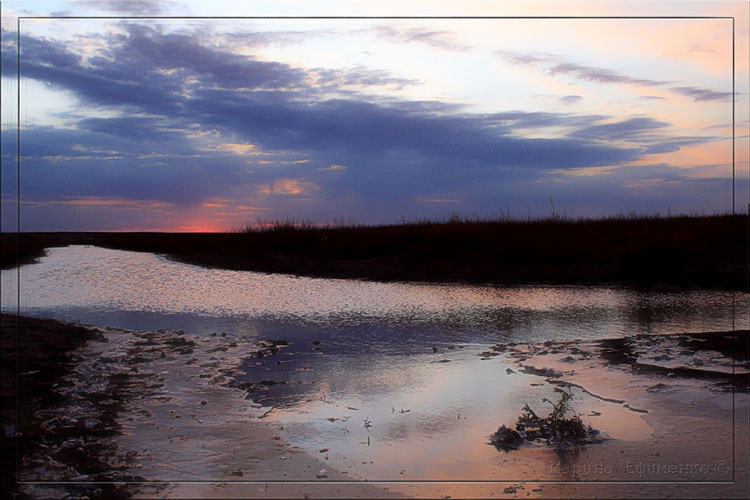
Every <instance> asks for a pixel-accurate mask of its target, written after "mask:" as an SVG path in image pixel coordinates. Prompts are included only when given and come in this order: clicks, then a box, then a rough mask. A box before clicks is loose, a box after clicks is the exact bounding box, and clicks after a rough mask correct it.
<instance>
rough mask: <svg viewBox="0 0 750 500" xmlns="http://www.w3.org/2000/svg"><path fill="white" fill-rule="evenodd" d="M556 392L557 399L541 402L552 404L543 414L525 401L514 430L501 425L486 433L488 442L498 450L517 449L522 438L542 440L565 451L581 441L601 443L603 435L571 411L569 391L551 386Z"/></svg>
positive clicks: (523, 439)
mask: <svg viewBox="0 0 750 500" xmlns="http://www.w3.org/2000/svg"><path fill="white" fill-rule="evenodd" d="M555 391H556V392H559V393H560V399H558V400H557V401H555V402H553V401H550V400H549V399H547V398H544V399H543V400H542V401H543V402H545V403H549V404H551V405H552V411H551V412H550V414H549V415H547V416H546V417H540V416H538V415H537V414H536V413H535V412H534V410H532V409H531V407H530V406H529V405H528V404H526V405H524V407H523V413H522V414H521V416H520V417H518V421H517V422H516V427H515V429H510V428H508V427H506V426H505V425H501V426H500V428H499V429H498V430H497V432H495V433H494V434H493V435H491V436H490V442H491V443H492V444H494V445H495V446H496V447H497V448H498V449H499V450H503V451H509V450H517V449H518V448H520V447H521V445H522V444H523V442H524V441H540V442H545V443H547V444H549V445H551V446H555V447H556V448H557V449H560V450H565V449H567V448H569V447H576V446H578V445H583V444H592V443H598V442H601V441H602V440H603V439H604V437H603V436H602V435H601V434H600V432H599V431H598V430H596V429H594V428H593V427H591V426H590V425H586V424H584V423H583V422H582V421H581V417H580V416H578V414H576V413H575V412H574V411H573V408H572V405H571V402H570V401H571V399H572V398H573V395H572V393H571V392H570V390H568V391H564V390H562V389H560V388H557V387H556V388H555Z"/></svg>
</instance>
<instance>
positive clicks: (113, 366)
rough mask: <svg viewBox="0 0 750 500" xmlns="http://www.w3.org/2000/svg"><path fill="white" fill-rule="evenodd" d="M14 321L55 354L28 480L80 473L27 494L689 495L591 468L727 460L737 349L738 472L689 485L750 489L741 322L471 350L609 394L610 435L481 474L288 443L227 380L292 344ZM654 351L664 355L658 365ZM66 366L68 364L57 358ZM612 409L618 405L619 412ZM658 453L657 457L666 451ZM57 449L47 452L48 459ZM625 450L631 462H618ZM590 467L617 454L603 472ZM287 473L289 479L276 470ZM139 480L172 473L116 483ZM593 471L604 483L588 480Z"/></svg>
mask: <svg viewBox="0 0 750 500" xmlns="http://www.w3.org/2000/svg"><path fill="white" fill-rule="evenodd" d="M12 318H14V317H13V316H10V315H3V316H2V319H3V340H4V346H5V348H8V343H7V342H6V341H7V340H8V335H7V333H8V331H7V330H8V325H9V321H10V319H12ZM21 321H22V324H23V323H26V326H25V327H24V328H26V329H27V330H29V331H30V330H32V329H33V330H35V332H36V333H35V334H34V339H35V342H30V343H29V344H28V345H25V346H24V349H27V350H26V351H25V352H24V354H26V355H30V354H38V355H40V356H41V358H40V359H42V360H43V361H45V360H46V361H45V362H46V364H45V363H41V364H38V366H37V368H38V370H39V371H37V372H35V373H26V372H24V371H22V372H21V373H22V375H23V374H25V375H24V376H26V377H34V376H36V378H37V380H42V379H43V381H44V383H46V384H47V388H48V389H47V390H49V391H51V393H56V394H57V396H58V397H57V398H55V399H48V400H45V401H40V402H37V404H38V405H39V408H36V409H33V408H29V409H28V410H27V411H28V414H29V415H34V419H35V421H36V424H35V425H37V426H38V427H39V429H40V430H41V431H42V432H43V434H46V435H43V436H41V437H40V439H42V438H43V439H45V440H46V441H45V444H46V445H47V449H46V451H45V452H44V453H40V451H39V450H40V448H39V447H36V448H27V449H26V450H25V452H26V453H25V454H24V457H25V458H24V461H23V463H24V470H23V471H22V479H25V480H31V479H34V478H36V479H37V480H39V479H42V480H44V479H46V480H51V479H55V478H57V479H60V478H64V479H67V480H71V481H73V482H74V483H75V482H76V481H80V482H81V483H80V484H72V485H71V486H68V487H61V486H59V485H58V486H53V485H49V486H31V485H25V486H24V490H23V491H22V493H24V494H26V495H30V496H38V495H41V496H45V495H50V494H55V492H57V493H58V494H60V493H62V492H67V493H70V492H71V491H72V492H75V493H76V494H84V495H89V496H94V497H108V498H130V497H132V498H152V497H154V496H160V497H169V498H195V497H200V498H211V497H214V498H220V497H226V496H227V495H229V496H243V497H274V498H300V497H302V496H304V495H308V496H310V497H325V498H331V497H336V498H355V497H365V498H386V497H398V496H408V497H422V498H434V497H441V496H444V495H451V496H453V497H490V496H494V495H497V496H498V497H505V498H512V497H524V498H525V497H532V498H534V497H545V498H557V497H566V496H568V497H569V496H571V495H572V496H579V497H580V496H582V495H586V496H588V495H590V494H592V495H595V496H615V497H628V496H631V495H632V492H635V491H638V492H640V493H641V495H637V496H644V497H648V496H651V497H657V498H660V497H663V496H664V495H673V496H680V492H683V493H684V491H685V490H684V489H682V488H684V487H685V486H684V483H681V482H682V481H684V480H689V479H690V475H689V474H688V475H687V476H685V475H684V474H683V475H679V474H678V476H679V480H678V481H677V482H675V483H673V484H671V485H668V486H664V487H663V488H662V489H659V490H648V489H644V488H645V486H639V487H637V488H632V487H631V486H628V485H627V484H625V485H617V484H615V485H614V486H612V485H610V486H611V488H610V487H607V486H606V485H601V484H597V483H596V480H597V479H602V477H603V476H602V475H603V474H605V473H606V478H608V479H615V480H621V479H622V478H625V479H627V478H628V477H632V476H629V475H628V474H630V472H629V470H628V469H627V468H628V467H630V465H628V464H630V463H631V462H632V463H635V464H641V465H643V464H645V465H643V467H646V466H648V465H649V464H659V463H662V462H663V460H672V461H675V460H676V461H678V462H680V461H682V462H685V463H688V462H690V460H693V461H695V460H696V459H695V457H694V456H693V455H694V453H695V449H696V448H698V449H703V448H704V447H705V446H709V448H710V447H711V445H709V444H708V443H714V445H713V447H714V448H716V449H715V450H714V451H712V452H711V453H709V454H708V455H711V459H712V460H715V461H716V463H718V461H719V460H720V458H716V457H721V456H722V455H721V453H722V450H723V448H721V447H720V446H719V447H717V443H721V442H723V440H725V439H726V438H727V436H728V434H727V432H728V430H727V429H726V428H724V427H722V425H721V422H723V421H725V420H726V418H727V415H729V413H727V412H730V407H728V406H727V404H728V403H727V402H728V401H729V400H728V399H727V398H728V397H730V396H731V394H730V392H729V390H728V386H727V385H726V383H725V382H726V381H727V380H730V378H731V377H730V375H731V373H730V372H727V371H726V367H727V366H728V365H727V362H728V360H734V361H733V363H732V364H733V366H734V369H735V374H736V375H737V374H739V372H738V368H741V369H742V370H744V372H743V373H744V375H740V377H744V381H743V382H742V383H741V384H739V385H736V384H735V385H733V386H732V387H734V389H733V390H734V391H735V392H737V393H738V394H737V395H738V396H739V399H738V400H737V401H738V406H737V408H736V410H737V411H738V412H739V413H738V414H737V415H738V417H737V418H738V424H739V425H738V427H739V431H738V434H737V435H736V440H737V443H738V444H737V449H738V450H739V453H740V455H738V456H737V459H738V464H739V466H740V469H738V476H737V481H738V482H736V483H731V484H728V483H726V484H712V483H707V484H706V486H705V487H704V486H701V485H697V486H691V488H694V489H691V492H692V491H695V492H696V494H697V495H699V496H701V497H704V498H716V497H721V498H743V496H744V495H745V494H746V493H747V491H748V485H745V484H743V483H742V481H741V480H742V478H743V477H744V476H743V474H746V472H747V467H748V464H747V454H746V453H745V454H744V455H743V454H742V453H744V452H743V451H742V449H743V446H744V444H743V443H746V442H747V440H748V436H747V433H746V432H744V431H743V430H742V425H743V423H746V422H747V421H748V401H750V399H748V398H747V387H748V386H749V384H748V383H747V379H748V378H750V374H748V373H749V372H750V370H748V369H747V368H748V367H747V358H746V351H745V350H744V349H745V347H746V344H747V342H748V339H750V332H748V331H735V332H711V333H702V334H674V335H658V334H657V335H637V336H632V337H625V338H624V340H623V339H611V340H596V341H593V340H592V341H558V342H552V341H548V342H543V343H536V344H534V343H531V344H523V343H518V344H498V345H496V346H492V347H491V348H490V349H489V350H488V351H486V352H485V353H482V354H481V358H480V357H478V358H477V363H494V362H498V363H501V364H500V366H499V367H498V370H502V371H504V370H505V367H506V366H509V367H510V366H513V367H514V370H515V371H516V373H514V374H510V375H507V376H510V377H527V378H528V380H529V381H530V383H532V385H539V384H548V385H550V386H551V387H558V386H561V387H574V388H576V387H577V388H580V390H581V391H583V392H584V393H586V394H588V396H586V397H587V398H589V399H590V400H593V401H594V405H596V404H597V403H596V401H599V404H600V405H602V407H601V408H599V410H600V411H599V413H603V414H601V415H599V416H586V418H587V421H589V422H594V423H599V424H600V425H603V426H604V427H605V428H604V430H605V431H608V432H609V433H611V434H613V440H611V441H608V442H605V443H603V444H597V445H590V446H586V447H583V448H581V449H580V450H578V451H576V452H575V453H573V454H563V455H560V458H559V459H558V462H554V460H553V461H552V462H550V460H551V459H550V458H549V457H555V456H557V455H554V454H552V455H550V453H549V452H548V451H544V450H539V449H535V448H530V449H521V450H517V451H514V452H511V453H509V454H507V455H503V456H504V457H505V458H507V460H509V465H508V467H511V469H509V470H515V471H517V472H518V471H527V472H526V474H527V475H534V474H536V475H534V477H536V478H537V479H541V480H542V481H541V482H540V481H534V480H532V479H530V480H528V481H511V480H508V481H504V482H500V483H484V484H483V483H481V482H479V483H476V484H474V483H466V484H461V483H455V482H448V483H432V482H426V483H424V482H423V483H410V482H409V481H386V482H377V483H373V482H367V481H366V479H365V480H364V481H363V480H361V479H360V478H357V477H351V476H352V475H351V474H349V475H347V474H345V473H343V472H341V469H339V470H336V468H335V467H331V465H332V464H329V463H326V462H325V461H323V460H322V459H321V458H320V457H315V456H313V455H312V454H311V453H310V452H309V451H305V450H302V449H300V448H295V447H293V446H291V445H290V444H289V443H288V442H286V441H285V440H284V437H283V435H284V434H283V429H281V428H278V424H274V423H273V422H270V421H267V420H265V418H264V416H265V415H266V414H267V413H268V411H269V408H267V407H261V406H260V405H257V404H255V403H253V402H252V399H251V398H252V393H247V392H243V388H242V387H238V385H237V384H235V383H233V380H234V379H233V375H234V374H235V373H236V370H237V367H238V366H239V363H240V361H241V360H242V359H244V358H246V357H248V356H252V355H253V354H254V353H258V352H266V353H267V355H268V354H269V353H273V352H276V351H278V350H279V349H283V344H279V345H275V344H274V343H273V342H270V341H265V342H264V341H258V340H256V339H242V338H231V337H224V336H222V335H220V334H217V335H215V336H214V335H211V336H196V335H188V334H184V333H182V332H181V331H179V330H159V331H152V332H148V331H137V330H123V329H114V328H107V327H90V326H78V325H69V324H65V323H60V322H57V321H54V320H44V319H28V318H21ZM11 333H13V332H11ZM61 333H62V334H63V335H66V334H67V337H63V338H65V339H67V340H68V342H67V343H66V344H64V345H63V346H62V348H61V349H55V347H54V346H55V345H56V344H57V345H59V341H60V340H61V338H60V337H59V335H60V334H61ZM40 341H42V342H41V343H40ZM53 341H55V342H53ZM625 344H628V345H625ZM51 350H55V351H56V352H57V354H58V356H57V357H55V358H49V359H47V358H46V357H45V356H46V354H45V353H47V352H50V351H51ZM688 351H689V352H688ZM256 355H257V354H256ZM743 356H745V357H744V358H743ZM4 357H5V356H4ZM28 357H29V358H31V356H28ZM654 358H660V359H658V360H656V361H654ZM61 360H62V361H61ZM61 363H63V364H61ZM653 363H660V364H661V365H662V367H663V368H665V369H669V370H671V371H669V372H666V373H664V372H663V371H661V370H643V369H641V368H640V366H641V365H647V364H649V365H650V364H653ZM682 365H686V366H689V367H694V368H697V369H702V370H705V371H706V373H712V375H710V376H709V377H707V378H705V379H697V378H695V374H696V373H695V372H694V371H680V370H677V368H679V367H680V366H682ZM61 366H66V367H67V368H66V369H60V367H61ZM29 372H34V370H29ZM670 374H671V375H670ZM42 375H43V377H42V379H39V377H40V376H42ZM722 377H724V378H723V379H722ZM4 380H6V381H7V378H5V379H4ZM248 398H250V399H248ZM698 402H701V403H700V404H698ZM617 408H622V409H621V410H617ZM613 409H615V410H617V411H615V412H614V413H612V410H613ZM518 410H519V411H520V410H521V409H520V408H518ZM623 411H624V412H625V414H626V415H632V417H629V418H634V419H639V420H640V419H642V420H643V422H644V424H639V425H641V427H642V428H643V429H646V428H650V429H651V431H650V432H651V433H652V435H650V436H645V437H646V439H645V440H641V439H640V437H638V436H635V437H633V436H630V437H628V436H627V435H621V434H618V432H615V431H618V429H617V425H618V424H617V422H618V420H617V419H618V418H620V417H617V415H623V413H622V412H623ZM593 414H594V413H593V412H592V415H593ZM7 416H8V415H7V414H6V415H5V417H6V419H7ZM613 418H614V420H613ZM34 419H32V420H34ZM6 422H7V420H6ZM501 423H503V422H498V425H499V424H501ZM505 424H512V422H505ZM613 425H614V426H615V427H612V426H613ZM644 425H647V427H643V426H644ZM675 425H678V426H679V428H680V432H681V433H682V434H683V435H684V436H685V438H684V439H681V440H678V441H676V442H675V441H674V440H673V439H672V440H671V441H670V439H671V438H670V436H672V435H673V433H674V432H675ZM641 427H636V429H639V428H641ZM705 429H711V430H710V431H706V430H705ZM619 432H622V431H621V430H620V431H619ZM631 434H632V432H631ZM688 436H689V437H688ZM9 437H11V438H12V436H4V439H5V440H7V439H8V438H9ZM29 437H30V438H33V436H32V435H29ZM633 439H635V440H634V441H633ZM701 443H704V444H701ZM50 450H52V451H50ZM50 453H52V455H50ZM659 453H661V454H662V456H663V457H664V458H657V457H659ZM548 455H549V457H548ZM708 455H706V456H708ZM713 455H716V457H714V456H713ZM52 456H54V460H53V462H50V459H51V458H52ZM82 457H86V460H82ZM625 459H627V460H629V461H630V462H627V463H626V462H624V461H623V460H625ZM571 460H572V461H571ZM548 462H549V463H548ZM553 462H554V463H553ZM664 463H666V462H664ZM670 463H671V462H670ZM680 463H681V462H680ZM550 464H552V465H550ZM555 464H559V467H557V465H555ZM592 464H609V465H607V468H605V469H602V470H600V468H597V467H594V466H593V465H592ZM553 465H554V467H553ZM666 465H669V463H666ZM81 466H85V467H84V469H85V470H81ZM544 467H547V469H544ZM639 467H640V468H638V469H637V470H636V469H634V471H635V472H633V473H634V474H636V475H638V474H640V477H638V478H636V479H637V481H636V483H637V482H638V481H640V480H643V479H644V477H645V478H646V479H661V480H669V479H672V478H673V477H674V474H672V475H670V474H671V473H670V472H669V469H665V470H661V469H658V467H657V468H656V469H653V467H652V468H651V469H644V468H643V467H641V466H639ZM321 469H325V476H326V477H325V478H318V477H317V475H318V473H319V472H320V471H321ZM639 471H640V472H639ZM709 472H711V473H713V475H711V474H708V475H706V474H703V476H701V477H700V478H699V479H704V476H705V478H708V479H709V480H714V479H717V478H718V479H721V478H722V477H723V476H722V477H718V476H717V478H714V476H715V475H716V473H717V472H718V473H719V474H721V472H722V471H717V470H713V471H709ZM644 474H645V476H644ZM652 476H653V477H652ZM709 476H710V477H709ZM92 479H94V480H102V479H107V480H110V481H115V484H112V485H87V484H85V483H86V482H87V481H91V480H92ZM279 479H281V480H292V481H294V482H293V483H278V482H274V481H278V480H279ZM143 480H146V481H153V480H159V481H163V482H161V483H144V484H140V485H135V484H129V485H126V484H123V483H117V482H118V481H123V482H124V481H136V482H137V481H143ZM591 480H594V481H595V482H594V483H591V482H589V481H591ZM185 481H187V482H185ZM268 481H272V482H268ZM328 481H331V482H328ZM560 481H563V482H560ZM570 481H573V482H570ZM578 481H580V483H578Z"/></svg>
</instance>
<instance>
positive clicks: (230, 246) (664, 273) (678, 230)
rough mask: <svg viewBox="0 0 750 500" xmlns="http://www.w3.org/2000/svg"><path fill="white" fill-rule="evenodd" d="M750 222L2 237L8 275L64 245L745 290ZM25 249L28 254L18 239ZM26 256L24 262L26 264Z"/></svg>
mask: <svg viewBox="0 0 750 500" xmlns="http://www.w3.org/2000/svg"><path fill="white" fill-rule="evenodd" d="M749 221H750V218H748V217H747V216H745V215H736V216H730V215H721V216H700V217H698V216H695V217H688V216H684V217H672V218H633V219H627V218H625V219H616V218H615V219H596V220H584V221H574V220H573V221H571V220H558V219H549V220H539V221H526V222H518V221H476V222H472V221H464V222H455V223H451V222H443V223H437V222H424V223H405V224H397V225H390V226H353V227H328V228H326V227H323V228H296V227H282V228H278V229H274V230H267V231H256V232H241V233H146V232H142V233H111V232H110V233H107V232H101V233H93V232H88V233H86V232H56V233H20V234H18V233H15V234H14V233H4V234H2V239H1V240H0V243H2V245H0V248H1V249H2V253H3V266H4V268H11V267H13V266H14V265H15V263H16V256H18V258H19V263H20V264H26V263H30V262H33V261H34V259H36V258H38V257H40V256H42V255H44V249H45V248H50V247H55V246H67V245H96V246H101V247H106V248H112V249H118V250H129V251H138V252H151V253H155V254H160V255H166V256H168V258H170V259H173V260H176V261H179V262H184V263H188V264H193V265H199V266H202V267H208V268H211V267H213V268H220V269H231V270H244V271H256V272H263V273H281V274H291V275H297V276H310V277H322V278H342V279H363V280H372V281H384V282H389V281H398V282H419V283H424V282H434V283H471V284H488V285H496V286H497V285H500V286H505V285H507V286H512V285H519V284H526V285H574V286H575V285H580V286H607V285H614V286H628V287H637V288H644V289H649V288H661V287H666V288H677V287H679V288H686V287H687V288H700V289H727V290H738V291H747V289H748V288H747V287H748V276H749V274H748V272H749V271H748V262H747V256H748V254H747V237H748V229H749V228H750V224H749ZM17 239H18V240H20V247H18V245H17V243H18V242H17V241H16V240H17ZM17 252H18V253H17Z"/></svg>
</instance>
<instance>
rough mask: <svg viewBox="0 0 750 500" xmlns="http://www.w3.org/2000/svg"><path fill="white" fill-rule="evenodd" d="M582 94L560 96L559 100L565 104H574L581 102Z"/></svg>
mask: <svg viewBox="0 0 750 500" xmlns="http://www.w3.org/2000/svg"><path fill="white" fill-rule="evenodd" d="M582 99H583V96H580V95H566V96H562V97H561V98H560V102H561V103H563V104H566V105H570V104H575V103H577V102H581V100H582Z"/></svg>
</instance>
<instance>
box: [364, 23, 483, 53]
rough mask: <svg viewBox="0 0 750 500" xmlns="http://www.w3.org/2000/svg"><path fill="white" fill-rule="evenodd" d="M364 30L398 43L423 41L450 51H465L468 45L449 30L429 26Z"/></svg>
mask: <svg viewBox="0 0 750 500" xmlns="http://www.w3.org/2000/svg"><path fill="white" fill-rule="evenodd" d="M365 31H371V32H374V33H375V34H376V35H377V36H379V37H382V38H386V39H388V40H392V41H395V42H399V43H414V42H417V43H423V44H426V45H429V46H431V47H435V48H438V49H443V50H451V51H465V50H468V49H469V48H470V47H468V46H467V45H464V44H462V43H459V42H458V41H456V40H455V39H454V38H453V37H452V35H451V33H450V32H448V31H439V30H432V29H429V28H408V29H398V28H394V27H393V26H377V27H375V28H368V29H367V30H365Z"/></svg>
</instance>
